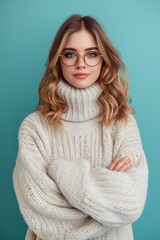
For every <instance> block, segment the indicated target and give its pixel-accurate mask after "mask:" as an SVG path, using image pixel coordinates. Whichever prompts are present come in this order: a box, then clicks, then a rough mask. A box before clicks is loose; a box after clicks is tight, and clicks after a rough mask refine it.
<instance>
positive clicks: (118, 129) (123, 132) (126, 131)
mask: <svg viewBox="0 0 160 240" xmlns="http://www.w3.org/2000/svg"><path fill="white" fill-rule="evenodd" d="M112 133H113V136H114V137H115V138H117V136H119V137H122V138H125V137H127V136H128V135H130V136H137V137H138V138H139V137H140V135H139V128H138V124H137V121H136V118H135V117H134V115H133V114H128V118H127V120H126V121H117V122H116V123H115V124H114V125H113V128H112Z"/></svg>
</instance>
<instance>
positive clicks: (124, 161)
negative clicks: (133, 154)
mask: <svg viewBox="0 0 160 240" xmlns="http://www.w3.org/2000/svg"><path fill="white" fill-rule="evenodd" d="M129 162H130V160H129V158H128V157H125V158H123V159H121V160H120V161H119V162H118V163H117V164H116V165H115V166H114V167H113V170H114V171H118V170H119V168H121V167H123V166H124V165H126V164H128V163H129Z"/></svg>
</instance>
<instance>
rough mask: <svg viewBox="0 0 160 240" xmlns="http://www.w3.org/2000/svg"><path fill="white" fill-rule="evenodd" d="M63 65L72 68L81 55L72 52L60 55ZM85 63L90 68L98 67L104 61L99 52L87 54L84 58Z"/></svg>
mask: <svg viewBox="0 0 160 240" xmlns="http://www.w3.org/2000/svg"><path fill="white" fill-rule="evenodd" d="M59 56H60V58H61V60H62V62H63V64H64V65H66V66H68V67H72V66H74V65H75V64H76V63H77V62H78V59H79V58H80V55H79V54H77V53H75V52H72V51H64V52H62V54H60V55H59ZM82 58H83V61H84V62H85V63H86V64H87V65H88V66H90V67H94V66H97V65H98V64H99V63H100V62H101V61H102V55H101V54H100V53H99V52H97V51H89V52H86V53H85V54H84V55H83V56H82Z"/></svg>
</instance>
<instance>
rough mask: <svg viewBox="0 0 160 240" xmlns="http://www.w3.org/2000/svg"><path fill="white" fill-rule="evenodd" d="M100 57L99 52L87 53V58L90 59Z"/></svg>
mask: <svg viewBox="0 0 160 240" xmlns="http://www.w3.org/2000/svg"><path fill="white" fill-rule="evenodd" d="M98 55H99V53H98V52H87V53H86V56H87V57H88V58H95V57H97V56H98Z"/></svg>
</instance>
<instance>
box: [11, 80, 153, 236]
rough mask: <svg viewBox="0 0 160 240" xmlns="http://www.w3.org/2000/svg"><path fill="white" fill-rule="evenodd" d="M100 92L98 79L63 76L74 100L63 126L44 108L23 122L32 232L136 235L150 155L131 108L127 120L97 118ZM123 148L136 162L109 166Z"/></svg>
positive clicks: (22, 181)
mask: <svg viewBox="0 0 160 240" xmlns="http://www.w3.org/2000/svg"><path fill="white" fill-rule="evenodd" d="M100 93H101V88H100V86H99V85H98V84H94V85H92V86H91V87H89V88H87V89H76V88H74V87H71V86H70V85H69V84H67V83H66V82H64V81H60V82H59V85H58V94H59V95H60V96H61V97H62V98H63V99H65V100H66V101H67V103H68V106H69V108H68V111H67V112H66V113H64V114H63V115H62V119H63V124H64V130H57V129H56V128H55V127H54V126H53V125H51V124H49V123H48V122H47V120H45V119H44V117H43V116H42V115H41V114H40V113H38V112H33V113H32V114H30V115H29V116H27V117H26V118H25V119H24V121H23V123H22V124H21V126H20V130H19V151H18V156H17V161H16V166H15V169H14V174H13V182H14V188H15V192H16V195H17V199H18V203H19V207H20V211H21V213H22V215H23V217H24V219H25V221H26V223H27V224H28V226H29V231H28V233H27V236H26V239H27V240H33V239H42V240H87V239H90V240H91V239H92V240H93V239H94V240H133V234H132V227H131V223H132V222H134V221H136V220H137V219H138V218H139V217H140V215H141V213H142V210H143V208H144V204H145V199H146V192H147V181H148V167H147V163H146V158H145V155H144V152H143V148H142V144H141V140H140V136H139V130H138V127H137V124H136V121H135V119H134V117H133V116H132V115H129V116H128V123H127V124H126V125H125V124H124V123H122V122H117V123H116V124H114V125H112V126H103V125H102V124H100V123H98V122H97V119H96V117H97V116H98V115H99V113H100V111H101V107H100V105H99V102H98V96H99V95H100ZM124 156H129V157H130V159H131V160H132V161H133V164H134V167H132V169H131V170H129V171H127V172H115V171H110V170H108V169H107V167H108V166H109V165H110V164H111V162H112V160H113V159H114V158H116V157H124Z"/></svg>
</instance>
